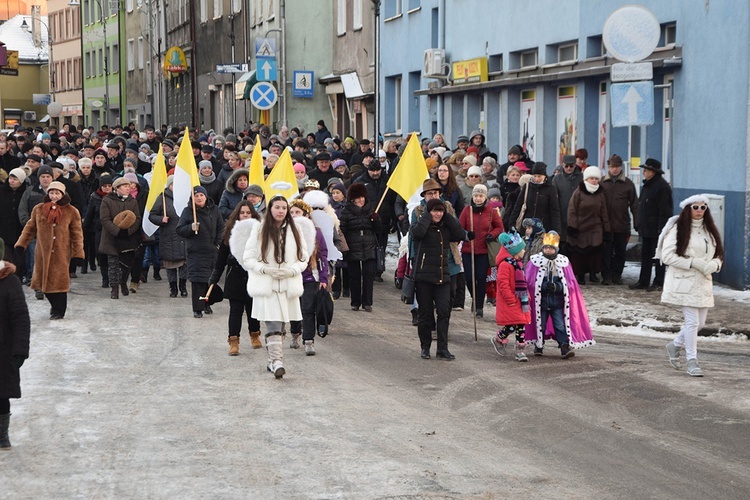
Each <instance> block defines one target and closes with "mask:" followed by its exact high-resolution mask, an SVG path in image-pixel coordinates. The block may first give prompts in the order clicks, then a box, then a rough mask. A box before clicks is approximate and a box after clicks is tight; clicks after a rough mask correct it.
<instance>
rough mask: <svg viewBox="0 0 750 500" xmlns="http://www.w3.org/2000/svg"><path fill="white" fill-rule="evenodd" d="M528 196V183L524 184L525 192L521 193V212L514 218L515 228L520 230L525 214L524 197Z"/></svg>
mask: <svg viewBox="0 0 750 500" xmlns="http://www.w3.org/2000/svg"><path fill="white" fill-rule="evenodd" d="M528 196H529V185H528V184H526V192H525V193H524V195H523V205H521V212H520V213H519V214H518V219H516V229H517V230H518V231H520V230H521V229H522V227H523V217H524V215H526V198H527V197H528Z"/></svg>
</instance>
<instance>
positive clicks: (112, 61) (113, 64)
mask: <svg viewBox="0 0 750 500" xmlns="http://www.w3.org/2000/svg"><path fill="white" fill-rule="evenodd" d="M111 49H112V57H110V58H109V67H108V68H106V69H107V71H110V72H112V73H119V72H120V46H119V45H117V44H114V45H112V47H111ZM102 74H104V71H102Z"/></svg>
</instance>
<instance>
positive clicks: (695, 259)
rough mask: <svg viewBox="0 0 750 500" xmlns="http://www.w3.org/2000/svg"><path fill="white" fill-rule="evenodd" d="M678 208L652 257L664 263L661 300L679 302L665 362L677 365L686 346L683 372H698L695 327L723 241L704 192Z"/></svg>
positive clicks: (708, 298)
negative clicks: (681, 319)
mask: <svg viewBox="0 0 750 500" xmlns="http://www.w3.org/2000/svg"><path fill="white" fill-rule="evenodd" d="M680 208H681V209H682V211H681V212H680V214H679V215H676V216H674V217H672V218H671V219H669V220H668V221H667V224H666V225H665V226H664V229H663V230H662V233H661V236H660V237H659V244H658V246H657V255H656V258H658V259H660V260H661V262H662V263H664V264H665V265H666V266H668V267H667V271H666V275H665V277H664V291H663V292H662V295H661V301H662V302H663V303H665V304H674V305H676V306H681V307H682V314H683V316H684V318H685V322H684V323H683V325H682V329H680V332H679V333H678V334H677V338H676V339H674V341H672V342H670V343H669V344H667V353H668V355H669V363H670V364H671V365H672V366H673V367H674V368H675V369H680V354H681V351H683V350H684V351H685V358H686V359H687V374H688V375H690V376H692V377H702V376H703V370H701V367H700V366H699V365H698V331H699V330H700V329H701V328H702V327H703V325H705V324H706V315H707V314H708V309H709V308H710V307H713V306H714V295H713V280H712V278H711V275H712V274H713V273H717V272H719V271H720V270H721V265H722V262H723V261H724V247H723V245H722V242H721V236H720V235H719V231H718V229H717V228H716V224H714V220H713V217H711V211H710V210H709V208H708V198H706V197H705V196H702V195H695V196H691V197H689V198H687V199H685V200H682V201H681V202H680Z"/></svg>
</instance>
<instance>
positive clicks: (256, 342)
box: [250, 332, 263, 349]
mask: <svg viewBox="0 0 750 500" xmlns="http://www.w3.org/2000/svg"><path fill="white" fill-rule="evenodd" d="M250 345H252V346H253V349H260V348H261V347H263V344H261V342H260V332H250Z"/></svg>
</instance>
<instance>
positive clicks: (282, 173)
mask: <svg viewBox="0 0 750 500" xmlns="http://www.w3.org/2000/svg"><path fill="white" fill-rule="evenodd" d="M253 156H254V155H253ZM263 192H264V194H265V195H266V202H267V201H268V200H270V199H271V198H273V197H274V196H276V195H277V194H281V195H283V196H284V198H286V199H287V200H291V199H293V198H295V197H296V196H299V189H297V178H296V177H295V176H294V165H292V157H291V155H290V154H289V150H288V149H284V152H282V153H281V157H279V160H278V161H277V162H276V165H275V166H274V167H273V170H271V173H270V174H268V178H267V179H266V187H265V189H264V190H263Z"/></svg>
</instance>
